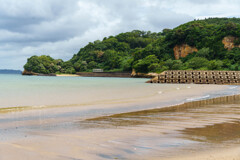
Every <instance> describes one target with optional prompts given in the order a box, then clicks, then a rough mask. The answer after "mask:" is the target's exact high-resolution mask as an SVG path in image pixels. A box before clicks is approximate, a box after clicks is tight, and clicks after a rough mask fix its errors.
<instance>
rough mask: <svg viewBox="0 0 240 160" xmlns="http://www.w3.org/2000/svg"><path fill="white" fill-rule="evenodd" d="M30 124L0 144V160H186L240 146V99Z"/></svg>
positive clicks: (17, 129) (216, 100)
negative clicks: (14, 137)
mask: <svg viewBox="0 0 240 160" xmlns="http://www.w3.org/2000/svg"><path fill="white" fill-rule="evenodd" d="M226 102H227V103H226ZM30 122H31V123H30ZM30 122H28V125H29V126H28V128H27V129H26V128H16V129H15V130H16V131H14V132H20V133H22V134H23V135H25V136H27V138H23V139H18V140H9V141H5V142H1V141H0V159H4V160H5V159H6V160H8V159H17V157H21V158H22V159H35V160H37V159H50V160H55V159H60V160H65V159H174V160H175V159H182V160H183V159H184V160H185V158H181V157H182V156H184V155H191V154H195V155H198V156H199V155H201V154H202V153H204V152H206V151H209V150H211V151H213V152H212V153H213V154H208V153H207V154H206V156H205V159H206V158H211V156H212V155H216V154H217V152H219V150H220V149H221V150H222V149H224V150H226V149H228V148H229V149H231V148H235V147H236V145H239V144H240V141H239V140H240V101H237V98H236V97H235V98H234V97H231V98H230V97H228V98H226V97H225V98H222V99H217V98H216V99H215V100H205V101H201V102H200V101H199V102H190V103H189V104H182V105H178V106H173V107H168V108H159V109H153V110H145V111H138V112H131V113H122V114H115V115H110V116H102V117H97V118H91V119H80V118H78V119H72V120H71V121H67V119H62V120H61V121H59V122H58V123H56V121H53V122H51V123H46V124H44V123H42V124H41V127H39V126H37V125H36V123H35V121H34V120H31V121H30ZM62 122H64V123H62ZM24 125H26V124H25V123H24ZM26 126H27V125H26ZM58 126H60V127H58ZM1 127H3V126H0V130H1ZM3 128H4V127H3ZM2 130H4V129H2ZM5 130H6V128H5ZM0 134H1V133H0ZM234 151H235V150H234ZM221 152H222V151H221ZM235 152H237V153H239V152H238V150H236V151H235ZM6 153H14V154H6ZM222 153H224V152H222ZM225 153H227V152H225ZM231 154H232V155H234V156H235V155H237V154H235V153H231ZM233 158H235V159H237V158H236V156H235V157H233ZM233 158H231V159H233ZM190 159H193V158H191V157H190ZM194 159H201V158H196V157H195V158H194ZM212 159H214V158H212ZM215 159H216V158H215ZM218 159H219V158H218ZM225 159H226V158H225ZM227 159H230V158H229V157H227Z"/></svg>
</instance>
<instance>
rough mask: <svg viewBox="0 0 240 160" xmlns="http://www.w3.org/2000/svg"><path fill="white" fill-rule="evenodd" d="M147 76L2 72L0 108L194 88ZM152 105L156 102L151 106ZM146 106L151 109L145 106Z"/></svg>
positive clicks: (233, 89) (234, 89)
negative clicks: (152, 82)
mask: <svg viewBox="0 0 240 160" xmlns="http://www.w3.org/2000/svg"><path fill="white" fill-rule="evenodd" d="M147 80H148V79H144V78H95V77H47V76H46V77H45V76H22V75H20V74H0V108H8V107H41V106H42V107H48V106H68V105H69V106H71V105H72V106H73V105H75V106H77V105H78V106H81V105H91V104H96V103H114V102H115V103H116V102H123V101H128V100H129V101H133V100H135V101H138V100H144V99H147V98H149V97H154V96H156V95H158V96H159V95H160V96H163V95H164V94H166V93H168V92H170V91H174V90H176V91H179V90H183V92H185V90H184V89H188V90H191V89H192V90H193V89H194V87H193V86H196V85H193V84H185V85H179V84H148V83H145V82H146V81H147ZM238 93H239V87H238V86H228V87H225V88H224V89H222V90H219V91H218V92H216V91H210V92H208V93H203V94H201V95H198V96H196V95H193V96H188V97H185V98H183V99H179V100H177V99H173V101H174V103H181V102H185V101H194V100H201V99H207V98H213V97H219V96H224V95H233V94H238ZM149 107H150V108H151V107H153V106H149ZM144 109H148V106H145V108H144Z"/></svg>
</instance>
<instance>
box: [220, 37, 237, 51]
mask: <svg viewBox="0 0 240 160" xmlns="http://www.w3.org/2000/svg"><path fill="white" fill-rule="evenodd" d="M237 39H238V38H236V37H233V36H227V37H224V38H223V40H222V43H223V44H224V48H226V49H228V50H232V49H233V48H235V47H238V48H240V45H235V44H234V41H235V40H237Z"/></svg>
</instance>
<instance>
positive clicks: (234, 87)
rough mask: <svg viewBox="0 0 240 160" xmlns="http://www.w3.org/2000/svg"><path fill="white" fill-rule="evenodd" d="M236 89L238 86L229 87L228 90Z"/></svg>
mask: <svg viewBox="0 0 240 160" xmlns="http://www.w3.org/2000/svg"><path fill="white" fill-rule="evenodd" d="M236 88H238V86H232V87H229V89H236Z"/></svg>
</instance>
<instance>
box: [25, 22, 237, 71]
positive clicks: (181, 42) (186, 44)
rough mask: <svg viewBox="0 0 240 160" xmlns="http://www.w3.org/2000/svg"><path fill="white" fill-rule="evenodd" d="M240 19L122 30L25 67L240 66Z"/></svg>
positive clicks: (148, 68)
mask: <svg viewBox="0 0 240 160" xmlns="http://www.w3.org/2000/svg"><path fill="white" fill-rule="evenodd" d="M239 38H240V19H239V18H210V19H205V20H195V21H192V22H189V23H186V24H183V25H180V26H178V27H176V28H174V29H172V30H170V29H164V30H163V31H162V32H160V33H152V32H150V31H148V32H145V31H138V30H134V31H132V32H127V33H121V34H119V35H117V36H110V37H106V38H104V39H103V40H102V41H100V40H96V41H94V42H92V43H91V42H90V43H89V44H88V45H87V46H85V47H84V48H81V49H80V51H79V52H78V53H77V54H75V55H74V56H73V58H72V59H70V60H69V61H66V62H63V61H62V60H60V59H58V60H55V59H53V58H51V57H49V56H39V57H38V56H33V57H31V58H29V59H28V62H27V63H26V64H25V65H24V69H25V70H27V71H32V72H36V73H44V74H47V73H76V72H91V71H92V69H94V68H100V69H104V70H105V71H132V69H135V70H136V71H137V72H145V73H146V72H161V71H164V70H185V69H189V70H192V69H194V70H240V39H239Z"/></svg>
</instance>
